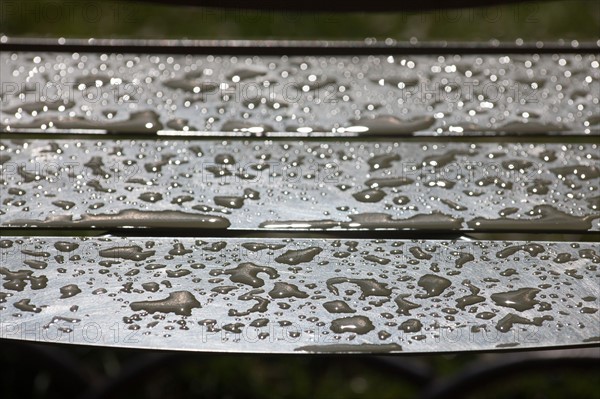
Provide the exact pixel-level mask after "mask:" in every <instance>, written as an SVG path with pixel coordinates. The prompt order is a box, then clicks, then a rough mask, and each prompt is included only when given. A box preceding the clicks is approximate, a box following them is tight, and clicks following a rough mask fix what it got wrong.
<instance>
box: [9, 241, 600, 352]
mask: <svg viewBox="0 0 600 399" xmlns="http://www.w3.org/2000/svg"><path fill="white" fill-rule="evenodd" d="M596 250H597V245H594V244H591V243H573V244H569V243H565V242H539V243H533V242H490V241H477V242H471V241H440V240H410V241H409V240H365V239H361V240H354V241H347V240H325V239H228V240H227V241H222V240H219V239H203V240H198V239H195V238H180V239H177V238H150V237H148V238H144V237H138V238H119V237H101V238H72V237H21V238H17V237H10V238H7V237H4V239H2V240H1V241H0V255H1V257H2V268H1V269H0V273H1V274H2V276H1V277H2V284H3V288H2V291H1V294H0V302H1V304H0V333H1V334H0V336H1V337H2V338H10V339H22V340H32V341H42V342H56V343H72V344H86V345H103V346H122V347H138V348H163V349H176V350H191V351H225V352H272V353H286V352H295V351H310V352H397V351H403V352H445V351H473V350H493V349H501V348H515V347H518V348H528V347H553V346H563V345H585V344H593V343H594V342H597V341H598V340H599V339H600V325H599V324H598V323H597V311H598V295H599V294H600V292H599V290H600V288H599V287H600V284H599V283H600V280H599V277H600V275H599V274H598V268H597V267H598V263H599V262H600V255H599V254H598V253H596V252H595V251H596Z"/></svg>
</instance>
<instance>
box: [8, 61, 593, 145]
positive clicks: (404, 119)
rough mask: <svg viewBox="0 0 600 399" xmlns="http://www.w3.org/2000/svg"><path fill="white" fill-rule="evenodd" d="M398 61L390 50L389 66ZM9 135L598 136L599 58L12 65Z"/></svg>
mask: <svg viewBox="0 0 600 399" xmlns="http://www.w3.org/2000/svg"><path fill="white" fill-rule="evenodd" d="M381 51H383V52H384V53H385V50H380V51H379V54H380V53H381ZM0 81H2V82H3V90H2V92H1V93H0V95H1V96H2V97H3V100H4V102H3V108H2V112H1V113H0V129H1V130H2V131H11V132H18V131H40V132H61V131H62V132H70V133H82V132H87V133H104V132H115V133H130V134H135V133H150V134H154V133H159V134H165V135H202V134H205V133H210V132H212V133H213V134H214V132H225V133H228V134H237V135H255V136H256V135H273V136H278V135H281V134H283V135H300V136H311V135H317V136H318V135H329V136H362V135H365V136H368V135H373V134H377V135H391V136H403V135H412V134H419V135H420V134H423V135H469V134H481V133H482V132H483V133H485V132H487V133H490V134H499V133H509V134H542V135H543V134H548V133H554V134H597V133H598V132H600V114H599V113H598V110H597V104H598V101H599V97H598V96H599V94H598V93H600V66H599V57H598V55H597V54H502V55H492V54H488V55H469V54H462V55H461V54H448V55H440V56H424V55H410V54H406V55H357V56H339V55H338V56H225V55H216V56H213V55H183V54H176V55H160V54H119V53H110V52H109V53H104V54H94V53H78V52H74V53H63V52H58V53H57V52H49V53H48V52H39V53H35V52H12V51H5V52H2V54H0Z"/></svg>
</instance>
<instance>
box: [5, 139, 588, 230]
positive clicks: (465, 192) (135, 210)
mask: <svg viewBox="0 0 600 399" xmlns="http://www.w3.org/2000/svg"><path fill="white" fill-rule="evenodd" d="M0 146H1V147H0V149H1V151H2V165H1V169H0V171H1V172H2V173H1V176H0V177H1V179H2V180H1V181H0V183H1V184H0V196H1V197H2V200H3V203H2V205H1V208H0V209H1V210H2V214H1V215H0V223H1V225H2V226H4V227H15V228H17V227H36V226H37V227H53V228H83V229H88V228H99V229H109V230H110V229H113V228H123V227H150V228H161V229H166V230H170V234H172V233H173V232H177V231H179V230H180V229H182V228H189V229H202V228H206V229H230V230H233V231H244V230H250V231H256V230H265V231H268V230H312V229H316V230H322V229H332V230H338V231H341V230H360V229H393V230H403V229H407V230H429V231H437V232H444V231H446V232H448V231H460V230H462V231H479V232H490V231H501V232H525V231H537V232H539V231H543V232H567V231H570V232H577V231H578V232H585V231H599V230H600V212H599V210H598V206H599V203H598V199H599V196H598V195H599V194H598V188H599V182H600V165H599V160H598V145H597V144H568V145H561V144H548V143H546V144H539V143H531V144H528V143H519V144H516V143H486V142H480V143H477V144H469V143H461V142H435V143H419V142H403V143H399V142H396V141H374V142H362V141H361V142H356V141H349V142H338V141H335V142H333V141H328V142H321V143H319V142H313V141H305V142H297V141H289V140H284V141H270V140H252V141H223V140H220V141H216V140H204V141H184V140H146V139H143V140H134V139H133V140H132V139H128V140H110V139H109V140H105V139H101V140H74V139H70V140H65V139H61V140H41V139H25V140H20V139H19V140H2V141H1V142H0Z"/></svg>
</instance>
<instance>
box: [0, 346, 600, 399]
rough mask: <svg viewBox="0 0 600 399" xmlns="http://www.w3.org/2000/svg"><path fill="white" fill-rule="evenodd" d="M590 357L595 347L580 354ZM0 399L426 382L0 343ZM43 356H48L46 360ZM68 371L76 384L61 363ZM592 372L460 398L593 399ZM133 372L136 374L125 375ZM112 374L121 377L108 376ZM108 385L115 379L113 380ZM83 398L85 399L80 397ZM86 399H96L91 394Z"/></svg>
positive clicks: (427, 359)
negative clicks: (72, 368) (0, 363)
mask: <svg viewBox="0 0 600 399" xmlns="http://www.w3.org/2000/svg"><path fill="white" fill-rule="evenodd" d="M588 350H589V351H590V352H589V354H590V355H591V354H596V355H597V354H598V353H599V350H598V348H595V349H593V348H590V349H588ZM0 351H1V352H0V359H2V361H3V364H10V367H4V368H3V371H2V373H0V386H2V398H3V399H10V398H19V399H21V398H27V397H31V398H44V397H70V398H75V397H78V396H81V395H82V394H84V393H86V392H87V393H88V394H89V393H90V392H92V391H93V389H92V391H90V390H88V389H90V388H94V387H96V388H100V390H99V391H96V393H98V392H104V395H103V396H101V397H108V398H115V399H121V398H122V399H129V398H142V397H143V398H148V399H153V398H157V399H158V398H160V399H163V398H179V397H209V398H224V399H225V398H231V399H233V398H261V399H278V398H315V399H320V398H323V399H334V398H377V399H386V398H397V399H402V398H413V397H418V395H419V393H420V392H423V391H424V390H426V389H427V388H430V385H429V383H428V382H426V380H415V379H414V378H411V376H410V375H409V373H406V372H402V371H401V370H400V369H396V368H394V367H390V365H389V363H387V362H382V361H381V357H379V358H375V357H371V356H331V355H329V356H324V355H279V356H275V355H261V356H256V355H249V354H242V355H239V354H212V353H186V352H180V353H177V352H155V351H138V350H131V349H115V348H97V347H86V346H68V345H67V346H65V345H39V344H28V343H18V342H11V341H1V340H0ZM48 355H49V356H48ZM506 356H511V355H510V353H509V354H504V355H502V354H494V355H491V354H488V355H486V354H476V353H475V354H474V353H463V354H457V355H420V356H414V355H412V356H411V355H402V356H395V357H394V359H395V360H396V361H397V362H406V364H405V366H408V367H411V366H418V368H419V369H423V370H430V371H431V372H432V375H431V377H434V378H437V381H438V382H439V381H440V380H439V378H452V377H454V376H456V375H459V374H460V373H462V372H463V370H465V368H467V367H468V366H469V365H472V364H473V363H474V362H477V361H484V362H485V364H499V363H501V362H503V361H505V360H506ZM69 362H71V365H72V366H75V368H77V372H79V373H80V374H81V375H82V376H83V377H84V381H82V380H80V379H77V378H74V375H73V374H71V372H69V371H67V369H64V368H61V367H60V366H61V365H65V364H67V365H68V364H69ZM598 366H600V364H598V365H597V367H592V368H589V369H588V368H582V367H577V368H576V369H572V368H571V367H563V368H560V369H552V371H551V372H549V371H548V370H545V369H544V367H540V368H539V371H535V372H528V373H523V372H518V370H515V372H512V373H510V372H508V373H507V372H502V373H498V375H496V376H495V378H494V379H493V381H485V382H479V381H473V383H472V385H470V386H468V387H466V391H461V392H463V394H462V395H461V396H462V397H465V398H473V399H479V398H481V399H494V398H524V399H525V398H540V399H562V398H590V399H599V398H600V390H598V389H597V387H598V386H599V385H600V384H599V383H600V374H599V373H598V370H599V367H598ZM134 370H137V372H133V371H134ZM120 373H124V375H127V378H125V379H121V380H118V379H117V380H112V381H111V380H110V379H111V378H114V377H116V376H119V375H120ZM114 381H119V382H118V383H115V382H114ZM84 397H88V396H84ZM90 397H91V398H96V397H100V396H94V395H91V396H90Z"/></svg>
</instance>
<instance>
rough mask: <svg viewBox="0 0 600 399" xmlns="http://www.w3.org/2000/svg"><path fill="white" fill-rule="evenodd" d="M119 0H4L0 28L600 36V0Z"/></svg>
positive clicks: (155, 34) (56, 32)
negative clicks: (385, 2)
mask: <svg viewBox="0 0 600 399" xmlns="http://www.w3.org/2000/svg"><path fill="white" fill-rule="evenodd" d="M164 3H165V4H154V3H142V2H134V1H119V0H108V1H98V0H94V1H92V0H81V1H77V0H2V1H1V2H0V33H3V34H5V35H9V36H35V37H43V36H48V37H104V38H106V37H110V38H113V37H115V38H117V37H118V38H184V37H185V38H198V39H251V38H253V39H264V38H279V39H363V38H365V37H375V38H379V39H384V38H388V37H390V38H393V39H397V40H408V39H410V38H411V37H416V38H417V39H419V40H489V39H491V38H495V39H499V40H504V41H513V40H515V39H517V38H522V39H524V40H533V41H535V40H558V39H567V40H574V39H576V40H594V41H595V40H598V39H599V38H600V2H599V1H594V0H567V1H545V2H544V1H542V2H532V3H519V4H513V5H507V6H493V7H480V8H473V9H457V10H434V11H431V12H427V13H414V12H411V13H373V14H365V13H339V14H334V13H292V12H285V11H283V12H282V11H273V10H264V11H250V10H243V9H230V10H220V9H212V8H199V7H189V6H173V5H168V1H165V2H164Z"/></svg>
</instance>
